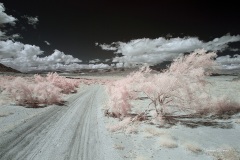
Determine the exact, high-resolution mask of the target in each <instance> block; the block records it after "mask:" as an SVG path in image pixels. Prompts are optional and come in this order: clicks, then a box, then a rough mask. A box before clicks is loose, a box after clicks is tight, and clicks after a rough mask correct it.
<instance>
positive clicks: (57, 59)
mask: <svg viewBox="0 0 240 160" xmlns="http://www.w3.org/2000/svg"><path fill="white" fill-rule="evenodd" d="M0 53H1V54H0V63H3V64H4V65H7V66H11V67H12V68H15V69H18V70H20V71H22V72H28V71H31V70H34V69H36V68H39V70H41V69H44V68H45V67H46V66H47V67H48V68H53V69H58V68H57V67H58V66H60V65H58V64H61V65H65V66H67V65H69V64H71V63H76V62H81V60H79V59H77V58H74V57H73V56H71V55H65V54H64V53H63V52H61V51H59V50H55V51H54V53H53V54H51V55H50V56H46V57H41V58H40V57H39V56H40V55H42V54H43V53H44V52H43V51H41V49H40V47H38V46H35V45H30V44H23V43H21V42H14V41H12V40H7V41H0ZM51 66H54V67H51Z"/></svg>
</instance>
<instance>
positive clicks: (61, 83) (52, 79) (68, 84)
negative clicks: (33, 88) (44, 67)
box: [34, 73, 79, 94]
mask: <svg viewBox="0 0 240 160" xmlns="http://www.w3.org/2000/svg"><path fill="white" fill-rule="evenodd" d="M34 80H35V82H37V83H39V82H48V83H51V84H52V85H54V86H56V87H58V88H60V89H61V92H62V93H65V94H68V93H71V92H76V88H77V87H78V86H79V80H75V79H68V78H65V77H62V76H59V75H58V74H57V73H48V74H47V76H46V77H42V76H40V75H34Z"/></svg>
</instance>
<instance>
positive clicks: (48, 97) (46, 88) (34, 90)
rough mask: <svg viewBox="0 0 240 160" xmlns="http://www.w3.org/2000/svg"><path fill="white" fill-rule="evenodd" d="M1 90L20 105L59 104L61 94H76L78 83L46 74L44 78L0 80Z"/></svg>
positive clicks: (53, 74) (55, 74)
mask: <svg viewBox="0 0 240 160" xmlns="http://www.w3.org/2000/svg"><path fill="white" fill-rule="evenodd" d="M0 82H1V85H0V87H1V89H2V90H4V93H5V94H7V95H9V97H10V98H11V99H13V100H15V101H16V102H17V103H18V104H20V105H30V106H32V107H36V106H39V105H45V104H47V105H50V104H61V103H62V93H64V94H68V93H72V92H76V88H77V87H78V85H79V83H80V81H79V80H75V79H68V78H65V77H62V76H59V75H58V74H57V73H48V74H47V76H46V77H42V76H40V75H34V78H32V77H25V78H21V77H17V78H14V77H11V78H5V79H3V78H1V79H0Z"/></svg>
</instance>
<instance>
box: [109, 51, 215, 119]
mask: <svg viewBox="0 0 240 160" xmlns="http://www.w3.org/2000/svg"><path fill="white" fill-rule="evenodd" d="M215 57H216V54H215V53H214V52H211V53H206V52H205V51H204V50H197V51H195V52H193V53H191V54H190V55H186V56H184V57H180V58H177V59H175V60H174V61H173V63H172V64H171V65H170V66H169V67H168V69H166V70H164V71H163V72H161V73H158V74H153V73H150V72H151V70H150V69H149V68H148V67H143V68H141V69H140V71H138V72H134V73H132V74H130V75H129V76H127V77H126V78H123V79H121V80H118V81H116V82H114V83H112V84H111V85H110V86H108V91H109V92H108V93H109V95H110V98H109V103H108V106H109V111H110V112H112V113H113V114H114V115H115V116H117V117H121V116H126V115H127V114H128V113H129V112H130V111H131V107H132V106H131V105H130V100H132V99H134V98H135V97H137V96H139V95H145V96H147V98H148V99H150V101H151V103H150V104H149V106H154V109H155V111H156V113H157V115H158V116H164V115H166V114H171V113H173V112H175V111H184V112H185V111H191V112H197V111H199V110H200V108H202V107H203V106H206V105H208V103H209V99H210V97H209V93H208V92H207V90H206V88H205V84H206V83H207V81H206V80H205V75H209V74H210V71H211V69H213V67H214V66H216V63H215V62H214V60H213V59H214V58H215Z"/></svg>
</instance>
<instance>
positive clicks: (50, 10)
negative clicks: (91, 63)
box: [1, 0, 240, 60]
mask: <svg viewBox="0 0 240 160" xmlns="http://www.w3.org/2000/svg"><path fill="white" fill-rule="evenodd" d="M1 2H2V3H3V4H4V6H5V8H6V11H5V12H6V13H7V14H9V15H12V16H14V17H16V18H18V19H19V21H18V22H17V25H16V26H15V27H13V28H14V30H13V31H12V32H13V33H20V34H21V36H22V37H23V39H20V40H19V41H21V42H23V43H28V44H35V45H38V46H40V47H41V49H42V50H43V51H45V55H48V54H51V53H53V50H54V49H58V50H60V51H63V52H64V53H65V54H71V55H73V56H75V57H77V58H79V59H82V60H90V59H95V58H102V59H105V58H109V57H111V56H112V55H113V54H112V52H109V51H102V50H101V48H100V47H96V46H95V42H99V43H111V42H115V41H125V42H127V41H129V40H132V39H136V38H144V37H145V38H158V37H161V36H166V35H167V34H171V35H173V37H177V36H180V37H183V36H197V37H199V38H200V39H201V40H204V41H208V40H212V39H213V38H216V37H221V36H223V35H225V34H227V33H230V34H231V35H236V34H240V11H239V8H238V5H237V4H235V3H233V2H230V1H225V2H215V3H213V4H210V2H209V1H199V2H195V1H181V2H180V1H177V2H176V1H173V0H172V1H171V0H165V1H160V0H159V1H156V2H154V1H150V0H148V1H146V0H145V1H143V0H142V1H141V0H138V1H131V2H130V0H129V1H113V0H112V1H100V0H99V1H89V0H79V1H76V0H75V1H72V0H66V1H55V0H24V1H19V0H1ZM23 15H29V16H38V19H39V24H38V25H37V29H34V28H33V27H32V26H29V25H26V24H25V23H26V22H24V21H22V20H21V18H20V17H21V16H23ZM21 26H25V27H26V30H21V29H20V28H21ZM45 40H46V41H48V42H50V43H51V45H50V46H47V45H46V44H45V43H44V41H45Z"/></svg>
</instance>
